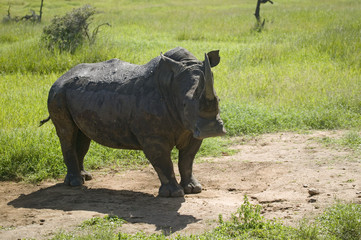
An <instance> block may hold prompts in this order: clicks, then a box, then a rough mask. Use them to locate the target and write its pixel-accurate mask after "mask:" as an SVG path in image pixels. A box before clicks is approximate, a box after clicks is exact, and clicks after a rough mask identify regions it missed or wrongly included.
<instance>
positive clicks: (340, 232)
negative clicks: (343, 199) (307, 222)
mask: <svg viewBox="0 0 361 240" xmlns="http://www.w3.org/2000/svg"><path fill="white" fill-rule="evenodd" d="M318 221H319V222H320V226H321V227H320V230H321V231H320V233H321V235H323V236H325V239H332V238H334V239H345V240H347V239H350V240H354V239H355V240H356V239H361V205H360V204H355V203H352V204H342V203H339V204H336V205H334V206H332V207H330V208H329V209H327V210H326V211H325V212H324V213H323V214H322V215H321V217H319V218H318Z"/></svg>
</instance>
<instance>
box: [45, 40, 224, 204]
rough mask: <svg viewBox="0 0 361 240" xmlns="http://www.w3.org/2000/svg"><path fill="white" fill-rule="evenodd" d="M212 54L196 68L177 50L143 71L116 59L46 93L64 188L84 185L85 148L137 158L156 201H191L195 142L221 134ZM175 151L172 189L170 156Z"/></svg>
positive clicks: (196, 187)
mask: <svg viewBox="0 0 361 240" xmlns="http://www.w3.org/2000/svg"><path fill="white" fill-rule="evenodd" d="M219 61H220V57H219V51H218V50H217V51H211V52H209V53H207V54H205V60H204V61H203V62H202V61H199V60H197V58H196V57H195V56H194V55H193V54H191V53H190V52H189V51H188V50H186V49H184V48H181V47H177V48H174V49H172V50H170V51H168V52H166V53H165V54H164V55H163V54H160V56H158V57H156V58H154V59H152V60H151V61H149V62H148V63H146V64H144V65H136V64H131V63H128V62H124V61H121V60H119V59H112V60H109V61H105V62H100V63H83V64H79V65H77V66H75V67H73V68H72V69H70V70H69V71H68V72H66V73H65V74H64V75H62V76H61V77H60V78H59V79H57V80H56V82H55V83H54V84H53V85H52V87H51V89H50V91H49V96H48V111H49V117H48V118H47V119H44V120H43V121H41V125H42V124H44V123H45V122H47V121H49V120H50V119H51V120H52V122H53V124H54V126H55V129H56V133H57V135H58V137H59V141H60V144H61V150H62V153H63V157H64V162H65V165H66V167H67V174H66V177H65V180H64V183H65V184H67V185H70V186H79V185H82V184H84V180H90V179H91V178H92V176H91V174H90V173H88V172H87V171H85V170H84V166H83V161H84V156H85V154H86V153H87V151H88V149H89V145H90V141H91V140H94V141H95V142H97V143H99V144H101V145H104V146H107V147H111V148H118V149H135V150H143V152H144V154H145V156H146V157H147V159H148V160H149V161H150V163H151V164H152V166H153V167H154V169H155V171H156V172H157V174H158V177H159V180H160V182H161V186H160V188H159V193H158V194H159V196H162V197H180V196H184V194H190V193H199V192H201V191H202V186H201V184H200V183H199V182H198V181H197V179H196V178H195V177H194V176H193V173H192V172H193V170H192V168H193V161H194V157H195V155H196V153H197V152H198V150H199V148H200V146H201V143H202V140H203V139H204V138H208V137H215V136H221V135H224V134H225V132H226V131H225V128H224V126H223V122H222V120H221V118H220V115H219V106H218V102H219V99H218V97H217V95H216V93H215V90H214V87H213V74H212V71H211V67H215V66H216V65H218V63H219ZM174 147H176V148H177V149H178V150H179V159H178V168H179V173H180V178H181V181H180V184H178V182H177V180H176V177H175V174H174V170H173V163H172V161H171V150H172V149H173V148H174Z"/></svg>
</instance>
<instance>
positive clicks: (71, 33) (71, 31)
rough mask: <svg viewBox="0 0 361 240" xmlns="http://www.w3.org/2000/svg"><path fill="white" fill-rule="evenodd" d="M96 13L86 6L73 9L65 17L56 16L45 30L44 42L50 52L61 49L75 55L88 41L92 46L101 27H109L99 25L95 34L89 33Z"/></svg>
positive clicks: (94, 31) (93, 9)
mask: <svg viewBox="0 0 361 240" xmlns="http://www.w3.org/2000/svg"><path fill="white" fill-rule="evenodd" d="M95 13H96V11H95V8H93V7H91V6H90V5H85V6H83V7H81V8H77V9H73V10H72V11H71V12H69V13H67V14H65V16H63V17H58V16H55V17H54V18H53V19H52V20H51V24H50V25H49V26H46V27H45V28H44V29H43V34H42V37H41V39H42V41H43V42H44V43H45V46H46V47H47V48H48V49H49V50H54V49H56V48H57V49H59V50H60V51H69V52H71V53H74V52H75V50H76V49H77V48H78V47H79V46H81V45H82V44H83V43H84V41H85V40H86V39H87V40H88V41H89V43H90V44H92V43H94V41H95V38H96V35H97V34H98V30H99V27H100V26H103V25H108V26H110V24H108V23H104V24H101V25H98V26H97V27H96V28H95V29H94V30H93V33H92V34H90V33H89V25H90V23H91V20H92V18H91V17H92V16H93V15H94V14H95Z"/></svg>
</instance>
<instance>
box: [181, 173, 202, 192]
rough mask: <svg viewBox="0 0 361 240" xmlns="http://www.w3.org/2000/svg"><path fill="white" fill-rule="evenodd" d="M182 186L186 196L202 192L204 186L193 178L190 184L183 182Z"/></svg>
mask: <svg viewBox="0 0 361 240" xmlns="http://www.w3.org/2000/svg"><path fill="white" fill-rule="evenodd" d="M181 186H182V187H183V189H184V193H185V194H190V193H200V192H202V185H201V184H200V183H199V182H198V180H197V179H195V178H194V177H191V179H190V180H189V181H188V182H185V183H184V182H181Z"/></svg>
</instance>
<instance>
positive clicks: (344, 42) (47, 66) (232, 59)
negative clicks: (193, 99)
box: [0, 0, 361, 178]
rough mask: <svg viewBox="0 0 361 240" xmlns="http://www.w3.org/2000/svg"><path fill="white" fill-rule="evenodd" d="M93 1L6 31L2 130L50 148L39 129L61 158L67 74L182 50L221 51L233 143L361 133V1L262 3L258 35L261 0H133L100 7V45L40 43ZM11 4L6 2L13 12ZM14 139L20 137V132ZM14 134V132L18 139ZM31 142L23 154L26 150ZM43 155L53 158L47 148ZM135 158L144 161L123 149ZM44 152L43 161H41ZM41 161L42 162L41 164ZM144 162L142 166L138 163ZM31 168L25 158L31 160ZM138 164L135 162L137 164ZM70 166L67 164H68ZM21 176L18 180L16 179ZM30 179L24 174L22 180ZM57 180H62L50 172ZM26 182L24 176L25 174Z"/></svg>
mask: <svg viewBox="0 0 361 240" xmlns="http://www.w3.org/2000/svg"><path fill="white" fill-rule="evenodd" d="M10 2H11V13H12V16H23V15H25V14H28V12H29V9H30V8H31V9H34V10H37V9H38V7H37V6H38V5H39V4H40V1H39V3H38V2H37V1H35V2H34V1H28V0H24V1H22V0H16V1H15V0H14V1H10ZM86 3H87V2H86V1H82V0H78V1H55V0H50V1H46V2H45V5H44V9H43V12H44V15H43V21H42V23H40V24H31V23H24V22H21V23H10V24H1V28H0V120H1V121H0V129H1V131H2V134H3V136H5V137H8V138H7V139H9V140H8V141H7V142H4V146H2V151H4V152H7V151H9V152H11V151H12V150H10V149H11V148H12V147H11V146H13V145H12V144H13V143H12V141H15V142H18V141H21V139H22V138H24V137H27V138H31V139H32V140H33V144H34V147H36V146H37V145H38V147H37V148H38V149H41V148H43V146H42V143H41V138H40V137H39V136H40V135H39V131H40V132H42V134H45V136H46V138H48V139H51V145H52V147H51V148H50V150H49V151H50V152H51V154H53V155H54V154H56V155H57V156H59V157H60V156H61V154H60V152H59V151H58V150H56V149H58V142H57V138H56V136H53V135H51V131H54V128H53V126H52V124H51V123H48V124H47V125H45V126H43V127H42V128H41V129H38V128H37V127H36V126H37V125H38V122H39V121H40V120H41V119H44V118H46V117H47V107H46V99H47V94H48V90H49V88H50V86H51V85H52V83H53V82H54V81H55V80H56V79H57V78H58V77H60V76H61V75H62V74H63V73H64V72H66V71H67V70H69V69H70V68H71V67H73V66H75V65H77V64H79V63H83V62H99V61H105V60H108V59H111V58H119V59H121V60H124V61H128V62H131V63H135V64H145V63H147V62H148V61H149V60H150V59H152V58H154V57H156V56H158V55H159V54H160V53H161V52H163V53H164V52H166V51H167V50H170V49H172V48H174V47H177V46H182V47H185V48H187V49H188V50H189V51H190V52H192V53H193V54H194V55H195V56H196V57H197V58H199V59H200V60H203V58H204V53H206V52H208V51H211V50H215V49H219V50H220V55H221V62H220V64H219V65H218V66H217V67H215V68H214V69H213V71H214V78H215V89H216V91H217V94H218V95H219V97H220V99H221V102H220V107H221V117H222V119H223V120H224V122H225V125H226V128H227V131H228V134H229V135H230V136H234V135H242V134H255V133H256V134H260V133H265V132H274V131H282V130H302V129H338V128H346V129H347V128H352V129H356V130H357V129H360V126H361V95H360V94H359V93H360V92H361V77H360V76H361V51H360V49H361V39H360V31H361V2H360V1H358V0H345V1H337V0H331V1H326V0H322V1H311V0H305V1H286V0H278V1H275V4H273V5H271V4H264V5H262V10H261V16H262V17H264V18H266V24H265V28H264V29H263V30H262V31H261V32H257V31H254V30H252V29H253V27H254V24H255V18H254V16H253V13H254V8H255V1H236V0H226V1H219V0H212V1H205V0H201V1H190V0H187V1H173V0H161V1H157V2H154V1H145V0H139V1H130V0H122V1H115V0H107V1H101V2H94V3H92V5H93V6H94V7H96V9H97V10H98V11H99V13H98V14H97V15H96V16H95V17H94V20H93V22H92V24H91V25H90V29H93V28H94V27H96V26H97V25H98V24H102V23H104V22H108V23H110V24H111V25H112V27H103V28H101V29H100V32H99V34H98V38H97V41H96V43H95V44H94V45H89V44H84V45H83V46H82V47H81V48H79V49H78V50H77V51H76V52H75V53H74V54H70V53H66V52H62V53H60V52H56V51H55V52H54V53H52V52H49V51H48V50H46V48H45V47H44V46H42V45H41V43H40V37H41V34H42V29H43V27H44V26H46V25H47V24H49V23H50V20H51V19H52V17H53V16H55V15H63V14H65V13H66V12H69V11H71V10H72V9H73V8H75V7H81V6H83V5H84V4H86ZM7 8H8V3H7V2H1V3H0V14H1V13H3V15H6V13H7ZM12 133H17V135H13V134H12ZM11 134H12V135H11ZM227 141H228V140H223V139H221V138H219V139H215V140H207V141H206V142H205V144H204V147H203V148H202V151H201V152H200V154H199V156H204V155H206V154H211V155H217V154H218V155H219V154H222V152H224V151H225V150H224V148H226V147H224V148H218V153H217V151H215V150H217V149H214V146H213V145H217V146H220V145H223V143H224V142H227ZM25 143H26V141H23V143H22V145H16V144H15V145H14V146H17V149H15V150H14V151H13V154H15V155H16V154H17V153H19V154H20V153H21V149H26V146H25V145H24V144H25ZM38 152H39V154H40V155H39V156H38V157H39V158H45V156H47V153H45V152H42V151H40V150H39V151H38ZM119 152H122V151H120V150H113V149H112V150H110V149H106V148H103V147H101V146H98V145H96V144H93V145H92V147H91V150H90V153H89V154H88V155H87V161H86V162H88V163H89V167H91V168H98V167H101V166H105V165H106V164H115V165H119V163H117V161H116V159H117V158H122V157H121V155H122V154H120V153H119ZM123 152H124V154H125V159H138V160H139V161H140V162H143V161H144V159H143V158H144V157H143V156H142V155H139V154H138V153H132V152H131V151H130V152H127V151H123ZM41 154H43V155H41ZM32 159H34V161H36V157H33V158H32ZM138 160H136V162H137V161H138ZM24 161H25V160H24ZM130 162H132V160H130ZM59 164H61V163H59ZM14 174H15V173H14ZM15 175H19V176H20V175H21V174H17V173H16V174H15ZM48 176H52V175H51V174H48ZM16 178H21V177H16Z"/></svg>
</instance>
